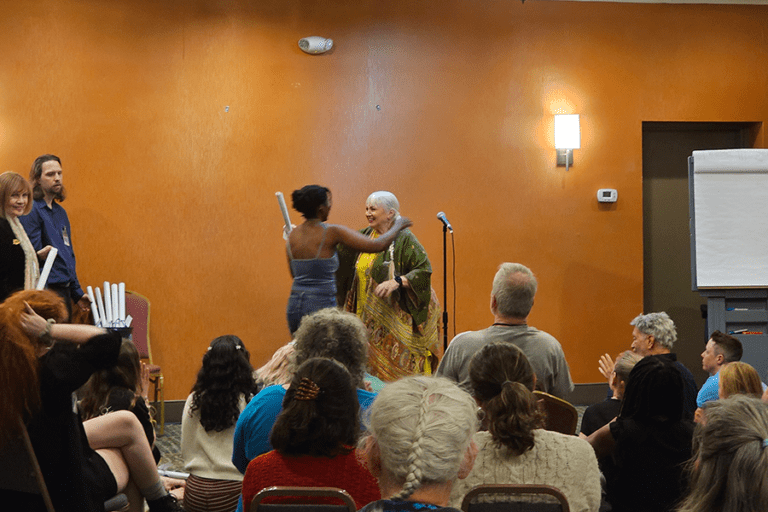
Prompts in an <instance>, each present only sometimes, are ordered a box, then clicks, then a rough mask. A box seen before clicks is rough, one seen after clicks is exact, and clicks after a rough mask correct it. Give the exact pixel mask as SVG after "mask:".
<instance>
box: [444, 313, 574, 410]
mask: <svg viewBox="0 0 768 512" xmlns="http://www.w3.org/2000/svg"><path fill="white" fill-rule="evenodd" d="M489 343H512V344H513V345H516V346H517V347H518V348H519V349H520V350H522V352H523V353H524V354H525V356H526V357H527V358H528V361H530V363H531V366H533V370H534V371H535V372H536V389H540V390H541V391H544V392H546V393H549V394H550V395H555V396H557V397H560V398H563V399H567V398H568V395H569V394H570V393H571V391H573V381H572V380H571V372H570V370H569V369H568V363H567V362H566V361H565V354H564V353H563V347H561V346H560V342H559V341H557V340H556V339H555V338H554V337H553V336H551V335H549V334H547V333H546V332H544V331H540V330H538V329H536V328H535V327H530V326H528V325H509V326H508V325H492V326H491V327H488V328H487V329H483V330H482V331H467V332H463V333H461V334H459V335H457V336H456V337H455V338H453V340H452V341H451V344H450V345H448V350H446V351H445V355H444V356H443V359H442V361H440V366H439V367H438V368H437V372H436V374H437V375H438V376H440V377H447V378H449V379H451V380H453V381H455V382H458V383H459V385H460V386H461V387H462V388H463V389H465V390H466V391H468V392H470V393H471V392H472V389H471V387H470V385H469V361H470V359H472V356H473V355H475V353H477V352H478V351H479V350H480V349H481V348H483V347H484V346H485V345H487V344H489Z"/></svg>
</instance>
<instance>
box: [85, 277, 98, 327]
mask: <svg viewBox="0 0 768 512" xmlns="http://www.w3.org/2000/svg"><path fill="white" fill-rule="evenodd" d="M86 290H87V291H88V299H90V301H91V313H93V325H99V308H98V306H96V296H95V295H94V294H93V288H91V287H90V286H89V287H88V288H86Z"/></svg>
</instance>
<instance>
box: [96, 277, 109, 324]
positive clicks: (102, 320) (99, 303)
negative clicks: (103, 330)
mask: <svg viewBox="0 0 768 512" xmlns="http://www.w3.org/2000/svg"><path fill="white" fill-rule="evenodd" d="M96 305H97V306H99V325H100V326H101V327H106V326H107V317H106V313H105V312H104V301H103V300H101V290H100V289H99V287H98V286H97V287H96Z"/></svg>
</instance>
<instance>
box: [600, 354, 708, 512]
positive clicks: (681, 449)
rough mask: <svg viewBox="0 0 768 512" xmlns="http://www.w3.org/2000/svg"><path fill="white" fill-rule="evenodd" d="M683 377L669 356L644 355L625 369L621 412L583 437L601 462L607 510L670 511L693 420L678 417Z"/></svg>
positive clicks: (680, 487)
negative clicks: (624, 389) (626, 377)
mask: <svg viewBox="0 0 768 512" xmlns="http://www.w3.org/2000/svg"><path fill="white" fill-rule="evenodd" d="M683 387H684V383H683V378H682V376H681V375H680V370H679V369H678V367H677V365H675V363H674V362H673V361H670V360H669V359H666V358H660V357H645V358H643V359H642V360H641V361H640V362H638V363H637V364H636V365H635V367H634V368H633V369H632V372H630V374H629V379H628V381H627V387H626V391H625V393H624V401H623V403H622V406H621V413H620V414H619V417H618V418H617V419H616V421H613V422H611V423H609V424H608V425H605V426H604V427H602V428H600V429H598V430H597V431H596V432H594V433H593V434H592V435H591V436H589V439H588V441H589V442H590V444H592V446H593V447H594V448H595V452H596V453H597V456H598V457H600V458H601V460H602V461H603V462H605V464H604V465H603V474H604V475H605V479H606V491H607V496H608V500H609V501H610V503H611V505H612V506H613V510H617V511H618V510H621V511H622V512H623V511H627V512H655V511H667V510H671V509H672V508H673V507H674V506H675V504H676V503H677V502H678V501H679V500H680V498H681V497H682V496H683V493H684V490H685V488H686V478H685V475H684V473H683V466H684V465H685V462H686V461H687V460H688V459H690V457H691V441H692V437H693V422H692V421H690V420H688V419H684V413H683V394H684V391H683Z"/></svg>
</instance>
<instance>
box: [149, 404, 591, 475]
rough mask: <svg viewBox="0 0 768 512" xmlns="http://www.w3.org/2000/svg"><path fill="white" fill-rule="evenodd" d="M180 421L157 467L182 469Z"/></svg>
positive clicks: (169, 426)
mask: <svg viewBox="0 0 768 512" xmlns="http://www.w3.org/2000/svg"><path fill="white" fill-rule="evenodd" d="M585 409H586V407H584V406H578V405H577V406H576V410H577V411H579V423H578V427H577V428H576V432H578V431H579V430H580V429H581V417H582V415H583V414H584V410H585ZM180 442H181V423H166V424H165V434H163V435H162V436H157V439H156V440H155V444H157V446H158V448H160V453H161V454H162V458H161V459H160V463H159V465H158V466H159V467H160V469H164V470H166V471H181V472H183V471H184V462H183V461H182V460H181V448H180Z"/></svg>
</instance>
